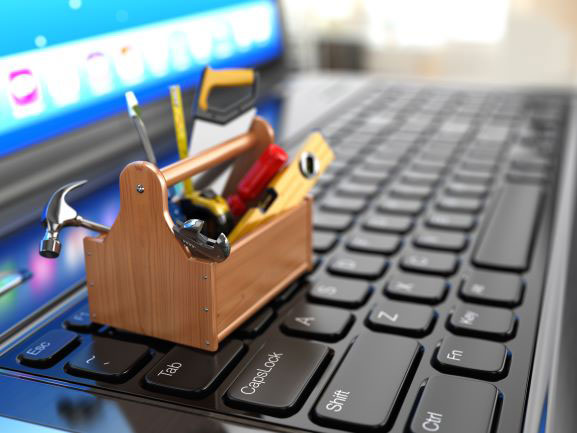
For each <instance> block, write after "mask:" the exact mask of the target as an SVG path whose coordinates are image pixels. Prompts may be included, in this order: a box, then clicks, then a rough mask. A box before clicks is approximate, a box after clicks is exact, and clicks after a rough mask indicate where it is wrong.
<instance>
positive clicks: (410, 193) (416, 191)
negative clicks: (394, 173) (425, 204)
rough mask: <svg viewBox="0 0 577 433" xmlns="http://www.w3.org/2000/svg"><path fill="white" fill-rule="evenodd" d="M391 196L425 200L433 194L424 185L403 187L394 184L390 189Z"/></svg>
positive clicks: (402, 185) (430, 189)
mask: <svg viewBox="0 0 577 433" xmlns="http://www.w3.org/2000/svg"><path fill="white" fill-rule="evenodd" d="M390 193H391V195H394V196H397V197H405V198H412V199H420V200H423V199H426V198H428V197H429V196H430V195H431V194H433V188H431V187H430V186H426V185H405V184H404V183H396V184H394V185H393V186H392V187H391V191H390Z"/></svg>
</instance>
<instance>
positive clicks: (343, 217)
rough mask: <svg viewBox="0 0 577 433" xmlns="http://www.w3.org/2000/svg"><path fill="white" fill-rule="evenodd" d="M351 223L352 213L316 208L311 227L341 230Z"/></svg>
mask: <svg viewBox="0 0 577 433" xmlns="http://www.w3.org/2000/svg"><path fill="white" fill-rule="evenodd" d="M352 224H353V216H352V215H347V214H338V213H329V212H323V211H318V210H316V211H314V212H313V227H314V228H315V229H319V230H332V231H335V232H343V231H345V230H347V229H348V228H349V227H350V226H351V225H352Z"/></svg>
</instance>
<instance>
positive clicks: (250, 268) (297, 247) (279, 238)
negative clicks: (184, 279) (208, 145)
mask: <svg viewBox="0 0 577 433" xmlns="http://www.w3.org/2000/svg"><path fill="white" fill-rule="evenodd" d="M311 206H312V200H311V199H309V198H307V199H306V200H304V202H303V203H301V204H300V205H298V206H297V207H295V208H294V209H291V210H289V211H287V212H285V213H284V214H282V215H279V216H278V217H275V218H274V219H273V220H271V221H270V222H268V223H266V224H264V225H263V226H262V227H259V228H258V229H256V230H255V231H254V232H252V233H250V234H249V235H247V236H246V237H244V238H243V239H241V240H239V241H238V242H237V243H236V244H234V245H233V248H232V251H231V254H230V257H229V258H228V259H227V260H225V261H224V262H222V263H218V264H216V265H215V274H216V275H215V278H216V301H217V302H216V303H217V305H218V312H217V317H216V320H217V332H218V339H219V340H223V339H224V338H226V336H227V335H229V334H230V333H231V332H232V331H234V330H235V329H236V328H237V327H238V326H239V325H241V324H242V323H243V322H244V321H245V320H247V319H248V318H249V317H250V316H251V315H253V314H254V313H255V312H257V311H258V310H259V309H260V308H261V307H262V306H264V305H265V304H266V303H268V302H269V301H270V300H271V299H272V298H274V297H275V296H276V295H278V294H279V293H280V292H281V291H282V290H283V289H285V288H286V287H287V286H289V285H290V284H291V283H293V282H294V281H295V280H296V279H297V278H298V277H299V276H300V275H302V274H303V273H304V272H306V271H307V270H309V269H310V268H311V266H312V264H311V259H312V256H311V251H312V245H311V233H312V227H311V212H312V208H311Z"/></svg>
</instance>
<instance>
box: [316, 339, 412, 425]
mask: <svg viewBox="0 0 577 433" xmlns="http://www.w3.org/2000/svg"><path fill="white" fill-rule="evenodd" d="M420 355H421V345H420V344H419V343H418V342H416V341H415V340H412V339H409V338H403V337H397V336H394V335H382V334H362V335H361V336H359V337H358V338H357V340H356V341H355V342H354V343H353V346H352V347H351V349H350V350H349V353H348V354H347V355H346V357H345V359H344V361H343V362H342V364H341V366H340V367H339V368H338V370H337V372H336V374H335V375H334V376H333V378H332V379H331V381H330V383H329V385H328V386H327V388H326V389H325V390H324V392H323V394H322V396H321V398H320V399H319V401H318V402H317V405H316V407H315V409H314V417H315V420H316V421H317V422H319V423H320V424H325V425H328V426H332V427H336V428H339V429H346V430H352V431H358V430H368V429H371V430H373V429H375V430H376V429H382V428H389V427H390V426H391V425H392V423H393V421H394V413H395V408H396V407H397V406H398V405H399V404H400V403H401V401H398V400H400V398H401V397H400V396H401V395H402V394H403V391H404V389H405V388H406V386H408V385H409V384H410V381H411V376H412V372H413V371H414V370H415V368H416V363H417V362H418V359H419V357H420Z"/></svg>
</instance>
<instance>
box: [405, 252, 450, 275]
mask: <svg viewBox="0 0 577 433" xmlns="http://www.w3.org/2000/svg"><path fill="white" fill-rule="evenodd" d="M458 263H459V262H458V259H457V256H455V255H454V254H450V253H437V252H432V251H425V250H416V249H414V250H409V251H406V252H405V253H404V254H403V257H402V258H401V267H402V268H403V269H406V270H408V271H415V272H424V273H426V274H438V275H451V274H454V273H455V272H456V271H457V266H458Z"/></svg>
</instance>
